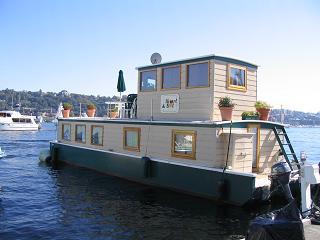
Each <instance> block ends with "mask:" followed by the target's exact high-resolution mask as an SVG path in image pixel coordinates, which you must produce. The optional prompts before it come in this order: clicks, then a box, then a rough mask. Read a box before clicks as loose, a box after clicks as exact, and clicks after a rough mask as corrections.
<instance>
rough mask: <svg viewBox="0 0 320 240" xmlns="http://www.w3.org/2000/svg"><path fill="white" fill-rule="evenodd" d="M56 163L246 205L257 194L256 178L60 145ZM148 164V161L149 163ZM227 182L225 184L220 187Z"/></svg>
mask: <svg viewBox="0 0 320 240" xmlns="http://www.w3.org/2000/svg"><path fill="white" fill-rule="evenodd" d="M51 155H52V159H53V161H62V162H66V163H68V164H72V165H76V166H81V167H85V168H90V169H93V170H96V171H99V172H103V173H106V174H110V175H114V176H118V177H121V178H125V179H128V180H131V181H135V182H140V183H143V184H147V185H151V186H157V187H162V188H167V189H171V190H175V191H179V192H184V193H188V194H192V195H196V196H201V197H205V198H210V199H216V200H221V201H224V202H228V203H230V204H234V205H244V204H245V203H246V202H248V201H249V200H250V199H251V198H252V196H253V193H254V190H255V177H254V176H251V175H244V174H233V173H225V174H223V173H222V172H221V171H214V170H210V169H207V168H197V167H190V166H184V165H180V164H171V163H167V162H161V161H157V160H150V159H149V161H148V158H144V159H141V158H140V157H135V156H131V155H125V154H118V153H115V152H107V151H99V150H94V149H87V148H81V147H76V146H70V145H65V144H60V143H52V144H51ZM146 160H147V161H146ZM221 182H224V183H226V184H221Z"/></svg>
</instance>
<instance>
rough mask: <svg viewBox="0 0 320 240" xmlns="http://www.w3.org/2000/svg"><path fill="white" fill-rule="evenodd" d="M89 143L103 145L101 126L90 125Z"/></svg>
mask: <svg viewBox="0 0 320 240" xmlns="http://www.w3.org/2000/svg"><path fill="white" fill-rule="evenodd" d="M91 144H93V145H101V146H102V145H103V127H102V126H91Z"/></svg>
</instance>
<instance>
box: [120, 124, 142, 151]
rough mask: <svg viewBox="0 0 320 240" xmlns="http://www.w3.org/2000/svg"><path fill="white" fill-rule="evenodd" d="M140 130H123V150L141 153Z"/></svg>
mask: <svg viewBox="0 0 320 240" xmlns="http://www.w3.org/2000/svg"><path fill="white" fill-rule="evenodd" d="M140 132H141V129H140V128H133V127H125V128H123V148H124V149H126V150H130V151H138V152H139V151H140Z"/></svg>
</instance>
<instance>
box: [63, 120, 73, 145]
mask: <svg viewBox="0 0 320 240" xmlns="http://www.w3.org/2000/svg"><path fill="white" fill-rule="evenodd" d="M62 139H64V140H67V141H70V140H71V125H70V124H62Z"/></svg>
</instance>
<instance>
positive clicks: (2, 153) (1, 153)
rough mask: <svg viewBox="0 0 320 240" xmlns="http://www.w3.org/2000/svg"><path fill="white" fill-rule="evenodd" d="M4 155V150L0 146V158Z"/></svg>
mask: <svg viewBox="0 0 320 240" xmlns="http://www.w3.org/2000/svg"><path fill="white" fill-rule="evenodd" d="M5 156H7V154H6V152H5V151H4V150H2V149H1V147H0V158H3V157H5Z"/></svg>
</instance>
